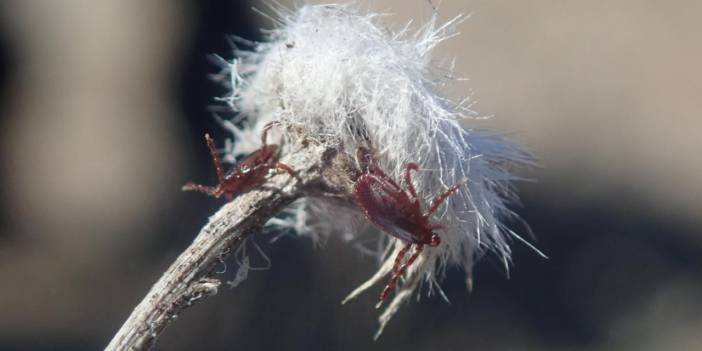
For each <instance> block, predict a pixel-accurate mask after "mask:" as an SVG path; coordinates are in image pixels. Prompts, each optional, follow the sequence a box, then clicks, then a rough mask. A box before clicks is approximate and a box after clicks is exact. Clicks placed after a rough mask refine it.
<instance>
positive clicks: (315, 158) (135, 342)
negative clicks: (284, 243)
mask: <svg viewBox="0 0 702 351" xmlns="http://www.w3.org/2000/svg"><path fill="white" fill-rule="evenodd" d="M295 147H296V149H295V151H294V152H291V153H290V154H289V157H286V158H285V159H284V160H283V161H284V162H286V164H288V165H289V166H291V167H292V168H293V169H294V170H295V172H296V177H295V178H292V177H290V176H289V175H287V174H277V175H275V176H273V177H271V178H270V179H269V181H268V182H267V183H266V185H265V186H263V187H261V188H258V189H254V190H252V191H249V192H247V193H245V194H241V195H239V196H238V197H236V198H235V199H234V200H233V201H231V202H229V203H227V204H226V205H224V206H223V207H222V208H221V209H220V210H218V211H217V212H216V213H215V214H214V215H213V216H212V217H210V220H209V222H208V223H207V224H206V225H205V226H204V227H203V228H202V230H201V231H200V233H199V234H198V235H197V237H196V238H195V240H194V241H193V243H192V244H190V246H189V247H188V248H187V249H186V250H185V251H184V252H183V253H182V254H181V255H180V256H179V257H178V258H177V259H176V260H175V262H174V263H173V264H172V265H171V266H170V268H168V270H167V271H166V272H165V273H164V274H163V275H162V276H161V278H160V279H159V280H158V282H157V283H156V284H154V286H153V287H152V288H151V290H150V291H149V293H148V294H147V295H146V297H145V298H144V299H143V300H142V301H141V303H139V305H137V307H136V308H135V309H134V311H133V312H132V314H131V315H130V316H129V318H128V319H127V321H126V322H125V323H124V325H122V327H121V328H120V330H119V331H118V332H117V334H116V335H115V336H114V337H113V339H112V341H111V342H110V344H109V345H108V346H107V348H106V350H148V349H149V348H151V347H152V346H153V345H154V344H155V342H156V339H157V338H158V336H159V335H160V334H161V333H162V332H163V330H164V329H165V328H166V326H168V325H169V324H170V323H171V322H172V321H174V320H175V319H176V317H177V316H178V315H179V314H180V313H181V312H182V311H183V310H185V309H186V308H188V307H190V306H192V305H193V304H195V303H196V302H199V301H202V300H204V299H205V298H207V297H209V296H212V295H215V294H216V293H217V290H218V288H219V286H220V284H221V282H220V280H219V279H217V278H215V277H214V276H213V273H214V269H215V267H216V265H217V264H218V263H219V262H220V260H222V259H224V258H225V257H226V256H227V254H228V253H229V252H232V251H233V249H234V248H236V247H237V246H238V245H239V244H240V243H242V242H243V241H244V239H246V237H248V236H249V235H251V234H252V233H255V232H258V231H259V230H260V229H261V228H262V227H263V225H265V223H266V222H267V221H268V220H269V219H270V218H271V217H273V216H275V215H276V214H277V213H278V212H280V211H281V210H283V209H284V208H285V207H286V206H287V205H289V204H290V203H291V202H293V201H294V200H295V199H297V198H299V197H301V196H305V195H311V196H327V195H328V196H333V197H334V198H336V199H339V197H340V196H341V198H342V199H343V198H344V197H347V196H348V194H350V193H351V192H350V189H351V187H352V184H353V181H352V178H353V173H354V172H349V170H350V169H353V167H354V166H353V164H352V163H349V162H348V159H347V158H346V156H345V155H342V154H339V153H337V152H336V151H335V150H331V149H327V148H324V147H323V146H321V145H317V144H312V143H310V142H308V141H303V142H300V143H299V145H295ZM339 156H341V157H339ZM337 160H340V161H341V162H338V161H337ZM349 167H351V168H349Z"/></svg>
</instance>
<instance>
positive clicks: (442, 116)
mask: <svg viewBox="0 0 702 351" xmlns="http://www.w3.org/2000/svg"><path fill="white" fill-rule="evenodd" d="M275 10H276V13H277V17H278V20H279V25H278V26H277V28H275V29H273V30H271V31H269V32H267V38H266V41H264V42H262V43H256V44H255V45H253V46H252V47H251V48H250V50H237V51H236V52H235V54H236V56H237V58H236V59H235V60H234V61H232V62H230V66H229V69H230V72H231V85H232V93H231V95H230V96H228V97H226V101H227V102H228V103H229V104H230V105H231V107H232V108H233V109H234V110H235V111H236V112H237V114H238V115H237V117H236V118H235V120H234V121H233V122H232V121H230V122H225V126H228V129H230V130H231V131H232V132H233V133H234V134H235V135H234V136H235V138H234V143H233V144H231V145H230V147H229V150H228V151H229V152H230V154H231V155H230V156H232V157H235V156H238V155H242V154H247V153H249V152H251V151H254V150H255V149H257V148H259V147H260V144H259V139H258V138H259V135H260V131H261V129H262V127H263V126H264V125H265V124H267V123H269V122H271V121H279V122H281V123H283V124H284V125H298V126H299V125H302V126H304V127H305V128H306V129H307V131H308V132H309V136H311V137H318V138H319V140H322V141H324V142H333V143H335V146H336V147H342V148H343V149H344V150H345V151H346V152H348V153H349V154H354V153H355V150H356V148H357V147H358V146H365V145H367V144H368V142H369V141H370V143H371V144H372V145H373V146H374V148H375V149H376V151H377V152H378V155H379V162H380V165H381V167H382V168H383V169H384V170H385V172H386V173H387V174H388V175H389V176H390V177H392V178H393V179H395V180H396V181H397V182H398V183H402V181H401V180H402V179H403V177H402V174H403V172H404V167H405V165H406V164H407V163H409V162H414V163H417V164H419V166H420V172H417V173H415V177H414V182H415V184H414V185H415V187H416V189H417V192H418V194H419V197H420V198H422V199H423V200H424V201H423V209H424V210H426V209H427V208H428V206H429V204H430V202H431V200H432V199H433V198H434V197H435V196H437V195H438V194H441V193H443V192H444V191H445V190H446V189H447V188H448V187H450V186H451V185H453V184H456V183H457V182H459V181H461V180H462V179H464V178H465V179H467V182H466V184H465V185H464V186H462V187H461V188H460V190H459V191H458V192H457V193H455V194H454V195H452V196H451V197H449V198H448V200H447V201H446V202H445V203H444V204H443V205H442V206H441V207H440V209H439V210H438V211H437V212H436V214H435V215H434V216H433V218H432V222H436V223H440V224H442V225H443V226H444V227H445V230H444V231H440V232H439V235H440V237H441V241H442V243H441V245H439V246H438V247H436V248H427V249H426V250H424V253H423V254H422V255H421V256H420V258H419V259H418V260H417V262H416V263H415V264H414V265H413V266H412V267H411V268H410V270H409V271H408V272H407V273H406V274H405V277H404V278H405V279H404V283H402V284H401V285H400V286H399V287H398V289H397V293H396V294H395V295H394V298H393V300H392V301H391V302H390V304H389V306H388V308H387V310H386V311H385V312H384V313H383V315H382V316H381V330H382V326H384V325H385V323H386V322H387V320H389V318H390V317H391V316H392V314H394V312H395V311H396V310H397V308H398V307H399V305H400V304H401V303H402V302H404V301H406V300H407V299H408V298H409V297H411V295H412V293H413V292H414V291H416V288H417V287H418V286H420V285H422V283H425V282H426V283H428V284H427V285H428V286H429V288H430V289H429V291H430V292H431V291H432V290H434V289H433V288H438V286H437V285H436V283H437V282H438V280H439V279H441V278H442V277H443V275H444V272H445V268H446V267H448V266H452V265H458V266H461V267H463V268H464V269H465V271H466V273H467V274H468V276H470V271H471V269H472V265H473V262H474V261H475V260H476V259H477V258H478V257H479V256H481V255H482V254H483V253H485V252H488V251H492V252H495V253H497V254H498V255H499V257H501V259H502V260H503V261H504V262H505V264H507V263H508V261H509V258H510V247H509V245H508V242H509V241H510V240H509V239H510V237H511V236H515V235H516V234H514V233H513V232H511V231H510V230H509V229H508V228H507V227H506V226H505V225H504V224H503V220H505V219H506V218H507V217H511V216H513V212H511V211H510V210H509V209H508V208H507V204H508V203H509V202H511V201H512V200H516V198H515V195H514V193H513V191H512V186H511V182H512V181H513V180H515V176H513V175H512V173H511V168H512V167H513V166H515V165H523V164H532V158H531V157H530V156H529V155H528V154H527V153H525V152H523V151H521V150H520V149H519V148H518V147H516V146H515V145H514V144H512V143H510V142H508V141H506V140H505V139H503V138H501V137H499V136H496V135H490V134H488V133H484V132H480V131H475V130H471V129H466V128H464V127H463V126H462V125H461V121H462V120H463V119H464V118H466V117H470V116H472V115H474V113H473V112H472V111H471V110H470V109H469V107H470V106H469V105H467V104H466V101H467V100H464V101H460V102H454V101H451V100H450V99H448V98H446V97H444V96H443V95H442V94H441V92H440V90H441V88H442V86H443V85H444V84H445V83H446V82H447V80H450V79H452V78H451V74H450V73H451V72H450V69H445V68H441V67H435V66H433V63H432V59H431V53H432V49H434V47H435V46H436V45H437V44H438V43H440V42H441V41H443V40H445V39H446V38H448V37H450V36H452V35H453V34H454V28H455V24H456V23H458V22H459V21H461V19H462V18H463V17H462V16H459V17H456V18H455V19H453V20H451V21H449V22H447V23H445V24H443V25H438V24H437V19H436V16H435V17H434V18H432V19H431V20H430V21H429V22H428V23H427V24H425V25H424V26H422V27H421V28H420V29H418V30H417V31H415V32H411V31H410V30H409V29H407V28H405V29H404V30H401V31H398V32H392V31H390V30H389V29H387V28H385V27H384V26H383V25H382V23H381V21H380V20H381V19H380V16H379V15H377V14H366V13H362V12H361V11H359V10H358V9H357V7H355V6H354V5H306V6H302V7H300V8H299V9H297V10H294V11H291V10H287V9H281V8H276V9H275ZM244 117H245V118H246V119H245V120H243V118H244ZM237 125H238V126H237ZM279 130H284V128H279ZM287 137H294V136H293V135H292V134H291V135H283V136H282V138H287ZM405 186H406V185H405ZM316 201H320V200H313V199H305V200H303V202H302V203H299V204H297V207H295V209H294V210H293V212H294V214H293V215H292V216H290V217H288V218H287V219H285V220H278V221H274V224H275V225H278V226H288V227H293V228H295V229H296V230H297V231H298V232H299V233H301V234H304V233H307V234H312V235H314V236H315V237H318V236H319V235H326V234H328V233H330V232H332V231H333V229H334V228H354V227H358V225H357V222H354V221H357V219H358V217H359V213H355V212H354V213H350V211H349V210H348V209H331V210H330V209H329V205H326V206H323V207H320V206H316ZM310 213H311V214H310ZM309 219H314V220H315V222H314V223H312V222H309V221H308V220H309ZM340 220H346V221H348V222H349V223H346V224H343V223H340ZM332 223H333V226H332V225H331V224H332ZM352 235H353V234H352V233H346V237H352ZM379 238H381V240H382V242H383V243H385V244H384V245H385V247H384V248H382V247H381V250H379V253H380V255H381V257H382V259H383V261H382V264H381V268H380V270H379V272H378V274H376V275H375V276H374V277H373V278H372V279H371V280H369V281H368V282H367V283H366V284H364V285H362V286H361V287H359V289H357V291H355V292H354V293H352V295H351V297H353V296H355V295H356V294H357V293H359V292H361V291H363V290H365V289H366V288H368V287H370V286H371V285H373V284H374V283H376V282H378V281H381V280H384V279H385V277H386V275H387V274H388V273H389V272H390V270H391V267H392V262H393V259H394V254H395V253H396V252H397V251H398V250H399V249H400V248H401V247H402V246H403V245H404V243H402V242H400V241H399V240H395V239H388V238H389V236H387V235H383V234H379ZM436 291H438V292H439V293H440V289H438V290H436Z"/></svg>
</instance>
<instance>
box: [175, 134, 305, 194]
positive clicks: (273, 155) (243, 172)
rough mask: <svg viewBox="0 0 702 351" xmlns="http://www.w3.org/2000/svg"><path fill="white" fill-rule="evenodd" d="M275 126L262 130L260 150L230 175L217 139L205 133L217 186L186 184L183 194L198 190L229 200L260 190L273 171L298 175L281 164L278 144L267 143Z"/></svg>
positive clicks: (230, 171)
mask: <svg viewBox="0 0 702 351" xmlns="http://www.w3.org/2000/svg"><path fill="white" fill-rule="evenodd" d="M273 125H275V122H274V123H269V124H267V125H266V126H265V127H264V128H263V133H262V134H261V145H262V146H261V148H260V149H258V150H256V151H254V152H253V153H251V154H250V155H249V156H247V157H246V158H245V159H244V160H242V161H241V162H239V163H238V164H236V165H235V166H234V167H232V168H231V169H230V170H229V172H227V173H226V174H225V173H224V169H223V168H222V161H221V160H220V159H219V156H218V155H217V148H216V147H215V143H214V140H213V139H212V138H211V137H210V135H209V134H205V140H206V141H207V147H208V148H209V149H210V155H212V162H213V163H214V166H215V170H216V171H217V181H218V184H217V185H216V186H206V185H200V184H195V183H193V182H188V183H187V184H185V185H183V191H199V192H201V193H205V194H207V195H210V196H214V197H216V198H219V197H220V196H222V195H224V197H225V198H226V199H227V200H231V199H232V198H233V197H234V196H235V195H237V194H241V193H244V192H246V191H249V190H251V189H253V188H256V187H259V186H261V185H263V184H264V183H265V182H266V175H267V174H268V172H269V171H270V170H272V169H279V170H283V171H285V172H288V173H289V174H290V175H291V176H295V172H294V171H293V169H292V168H290V166H288V165H286V164H285V163H282V162H278V145H275V144H268V143H267V142H266V138H267V135H268V130H269V129H270V128H271V127H272V126H273Z"/></svg>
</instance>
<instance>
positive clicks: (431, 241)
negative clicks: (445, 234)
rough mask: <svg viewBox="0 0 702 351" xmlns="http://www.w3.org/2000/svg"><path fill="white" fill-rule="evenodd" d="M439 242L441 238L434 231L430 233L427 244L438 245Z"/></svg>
mask: <svg viewBox="0 0 702 351" xmlns="http://www.w3.org/2000/svg"><path fill="white" fill-rule="evenodd" d="M440 243H441V238H439V235H438V234H436V233H431V239H429V246H439V244H440Z"/></svg>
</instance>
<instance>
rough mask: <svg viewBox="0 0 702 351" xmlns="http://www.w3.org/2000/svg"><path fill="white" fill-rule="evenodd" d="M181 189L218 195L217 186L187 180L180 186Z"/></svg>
mask: <svg viewBox="0 0 702 351" xmlns="http://www.w3.org/2000/svg"><path fill="white" fill-rule="evenodd" d="M181 189H182V190H183V191H197V192H201V193H205V194H207V195H210V196H214V197H219V195H220V194H219V187H212V186H206V185H200V184H195V183H193V182H188V183H186V184H185V185H183V187H182V188H181Z"/></svg>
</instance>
